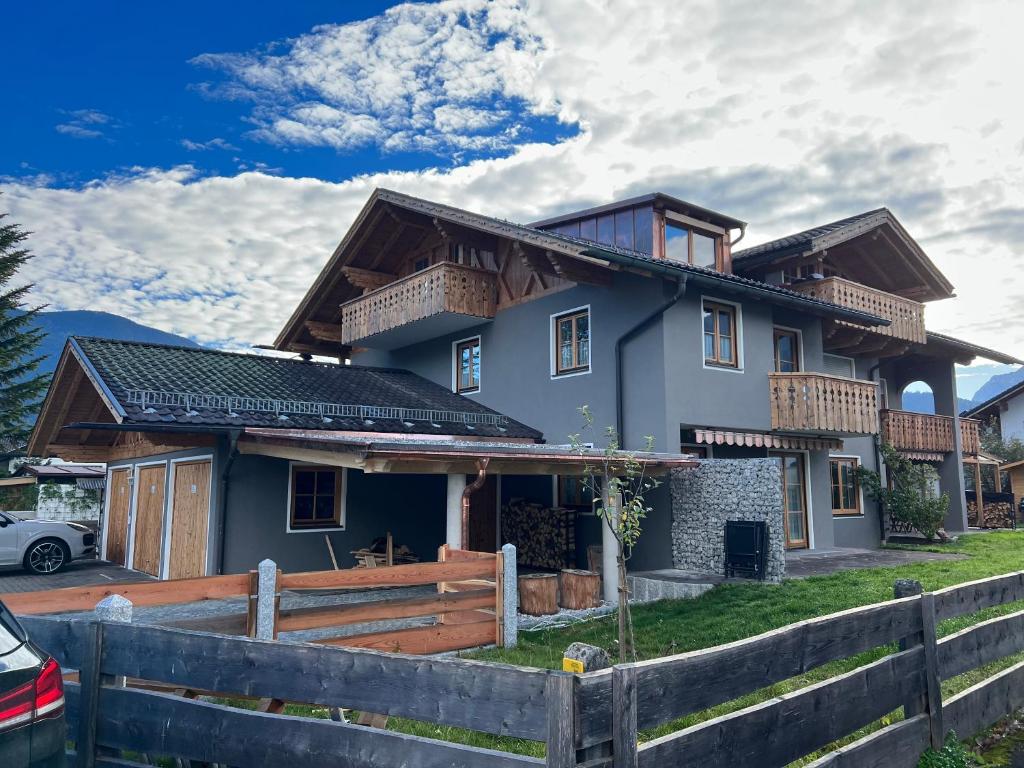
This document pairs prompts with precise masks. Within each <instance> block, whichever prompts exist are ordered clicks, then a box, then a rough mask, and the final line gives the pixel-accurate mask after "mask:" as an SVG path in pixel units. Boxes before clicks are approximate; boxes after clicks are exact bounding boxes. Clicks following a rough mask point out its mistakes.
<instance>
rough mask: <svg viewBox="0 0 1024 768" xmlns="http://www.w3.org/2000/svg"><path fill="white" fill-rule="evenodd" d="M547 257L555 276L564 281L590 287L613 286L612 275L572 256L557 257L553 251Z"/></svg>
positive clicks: (548, 252)
mask: <svg viewBox="0 0 1024 768" xmlns="http://www.w3.org/2000/svg"><path fill="white" fill-rule="evenodd" d="M546 255H547V257H548V261H550V262H551V266H552V267H553V268H554V270H555V274H557V275H558V276H559V277H560V278H562V279H563V280H569V281H571V282H574V283H587V284H589V285H611V282H612V278H611V275H610V274H608V272H607V271H606V270H604V269H602V268H600V267H595V266H591V265H590V264H585V263H583V262H582V261H579V260H578V259H575V258H573V257H571V256H561V255H556V254H554V253H552V252H551V251H547V253H546Z"/></svg>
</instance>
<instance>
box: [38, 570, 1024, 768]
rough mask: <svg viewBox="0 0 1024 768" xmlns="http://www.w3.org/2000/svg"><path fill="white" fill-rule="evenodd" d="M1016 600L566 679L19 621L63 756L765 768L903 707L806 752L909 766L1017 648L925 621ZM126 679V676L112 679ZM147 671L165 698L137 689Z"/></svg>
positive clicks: (902, 615)
mask: <svg viewBox="0 0 1024 768" xmlns="http://www.w3.org/2000/svg"><path fill="white" fill-rule="evenodd" d="M1019 600H1024V572H1020V573H1014V574H1010V575H1008V576H1001V577H996V578H991V579H985V580H981V581H977V582H971V583H968V584H961V585H957V586H955V587H950V588H948V589H944V590H940V591H938V592H932V593H926V594H923V595H917V596H912V597H905V598H902V599H897V600H892V601H889V602H885V603H880V604H876V605H869V606H865V607H862V608H856V609H852V610H848V611H843V612H841V613H837V614H833V615H831V616H825V617H821V618H816V619H810V620H807V621H803V622H800V623H797V624H793V625H790V626H788V627H783V628H781V629H778V630H774V631H771V632H768V633H765V634H762V635H759V636H757V637H753V638H750V639H747V640H743V641H739V642H735V643H731V644H728V645H723V646H718V647H715V648H709V649H705V650H700V651H694V652H690V653H684V654H680V655H677V656H671V657H666V658H661V659H654V660H651V661H646V662H640V663H637V664H625V665H620V666H616V667H613V668H612V669H609V670H603V671H600V672H594V673H588V674H583V675H568V674H564V673H559V672H552V671H548V670H537V669H528V668H522V667H514V666H508V665H497V664H486V663H480V662H472V661H465V660H460V659H448V658H423V657H417V656H408V655H404V654H384V653H380V652H378V651H374V650H368V649H359V648H336V647H330V646H323V645H303V644H291V643H274V642H268V641H260V640H252V639H247V638H238V637H227V636H218V635H212V634H204V633H196V632H190V631H185V630H180V629H168V628H162V627H146V626H138V625H131V624H118V623H99V622H87V621H70V620H67V619H54V618H44V617H29V618H27V619H26V620H25V623H26V625H27V628H28V630H29V632H30V633H31V634H32V636H33V639H34V640H36V641H37V642H38V643H39V644H40V645H41V646H42V647H44V648H47V649H48V650H49V651H50V652H51V653H53V654H54V656H55V657H56V658H57V659H58V661H60V663H61V664H62V666H64V667H66V668H70V669H78V670H81V683H74V682H71V683H69V684H68V711H69V718H70V722H71V725H72V731H71V733H72V736H73V738H72V740H73V741H75V742H76V750H77V755H76V759H77V761H78V763H77V764H78V765H81V766H91V765H110V766H113V765H122V766H125V765H127V766H134V765H136V764H137V763H133V762H130V761H128V762H125V761H123V760H122V758H121V757H120V756H119V755H118V754H116V751H117V750H127V751H131V752H136V753H148V754H151V755H162V756H168V757H176V758H180V759H183V760H195V761H206V762H216V763H221V764H227V765H245V766H270V765H283V764H288V765H294V766H324V767H325V768H326V766H328V765H331V766H333V765H338V764H342V765H352V766H361V767H363V768H377V767H378V766H381V767H383V766H392V765H417V766H428V767H429V766H450V765H461V766H473V767H477V766H479V767H482V768H490V767H491V766H494V767H499V766H500V767H502V768H505V767H506V766H509V767H511V766H525V765H547V766H552V767H557V768H581V767H582V766H586V768H598V766H614V768H627V767H628V768H639V767H642V766H663V765H673V766H701V767H702V768H706V767H710V768H714V767H715V766H735V765H757V766H758V767H759V768H781V767H782V766H785V765H788V764H789V763H791V762H792V761H794V760H797V759H799V758H801V757H804V756H806V755H809V754H812V753H814V752H816V751H818V750H821V749H823V748H826V747H827V746H828V745H829V744H831V743H833V742H834V741H836V740H840V739H844V738H846V737H849V736H850V735H851V734H854V733H856V732H857V731H858V730H860V729H861V728H864V727H865V726H868V725H870V724H872V723H875V722H876V721H878V720H880V719H881V718H883V717H885V716H886V715H889V714H891V713H894V712H897V711H898V710H900V709H902V710H903V713H904V715H905V719H904V720H902V721H901V722H898V723H896V724H894V725H890V726H888V727H884V728H882V729H880V730H878V731H876V732H875V733H873V734H871V735H869V736H867V737H865V738H863V739H860V740H859V741H856V742H854V743H852V744H849V745H848V746H845V747H842V748H841V749H838V750H835V751H832V752H830V753H828V754H827V755H826V756H824V757H822V758H821V759H819V760H818V761H817V762H816V763H814V766H815V768H847V767H848V766H857V767H858V768H881V767H882V766H886V767H887V768H912V766H915V765H916V764H917V760H918V758H919V757H920V754H921V752H922V751H924V750H925V749H926V748H927V747H928V746H929V745H938V744H939V743H941V740H942V738H943V735H944V734H945V733H946V732H947V731H949V730H954V731H956V733H957V734H958V735H960V736H962V737H968V736H971V735H973V734H974V733H976V732H978V731H980V730H982V729H984V728H985V727H987V726H988V725H990V724H992V723H994V722H995V721H996V720H998V719H1000V718H1001V717H1003V716H1005V715H1008V714H1010V713H1011V712H1013V711H1014V710H1015V709H1017V708H1020V707H1021V706H1024V662H1022V663H1019V664H1016V665H1014V666H1011V667H1009V668H1008V669H1006V670H1004V671H1002V672H1000V673H998V674H996V675H994V676H992V677H990V678H988V679H987V680H985V681H983V682H981V683H979V684H977V685H975V686H973V687H971V688H969V689H967V690H965V691H963V692H962V693H959V694H957V695H955V696H952V697H950V698H949V699H947V700H946V701H943V700H942V694H941V687H940V686H941V682H942V681H943V680H946V679H949V678H951V677H954V676H956V675H959V674H962V673H964V672H967V671H969V670H972V669H976V668H978V667H980V666H983V665H986V664H989V663H991V662H993V661H997V660H1000V659H1004V658H1005V657H1007V656H1011V655H1013V654H1016V653H1018V652H1021V651H1024V611H1017V612H1015V613H1010V614H1007V615H1003V616H999V617H997V618H992V619H989V620H986V621H982V622H980V623H977V624H975V625H974V626H971V627H969V628H967V629H964V630H962V631H960V632H957V633H955V634H952V635H949V636H947V637H944V638H942V639H941V640H940V639H938V636H937V633H936V624H937V623H939V622H942V621H944V620H947V619H952V618H956V617H958V616H964V615H967V614H972V613H975V612H977V611H980V610H983V609H986V608H990V607H993V606H999V605H1003V604H1008V603H1012V602H1016V601H1019ZM889 646H893V647H894V650H892V651H891V652H889V653H887V654H886V655H885V656H883V657H882V658H880V659H878V660H876V661H872V662H871V663H868V664H865V665H863V666H861V667H859V668H857V669H854V670H852V671H850V672H846V673H844V674H840V675H836V676H833V677H831V678H829V679H827V680H824V681H822V682H818V683H815V684H813V685H809V686H806V687H804V688H801V689H798V690H795V691H793V692H791V693H786V694H784V695H781V696H777V697H774V698H770V699H768V700H766V701H763V702H761V703H758V704H756V705H753V706H749V707H746V708H743V709H740V710H738V711H736V712H732V713H729V714H725V715H722V716H720V717H716V718H714V719H711V720H706V721H704V722H700V723H698V724H696V725H693V726H690V727H687V728H683V729H681V730H677V731H675V732H672V733H669V734H668V735H665V736H662V737H659V738H656V739H653V740H650V741H646V742H643V743H640V742H639V741H638V732H639V731H640V730H645V729H651V728H656V727H659V726H662V725H664V724H666V723H671V722H673V721H675V720H677V719H678V718H681V717H684V716H686V715H689V714H693V713H698V712H702V711H704V710H707V709H708V708H710V707H714V706H716V705H719V704H723V703H725V702H729V701H732V700H735V699H737V698H739V697H741V696H744V695H746V694H749V693H752V692H754V691H757V690H760V689H763V688H765V687H766V686H770V685H773V684H776V683H780V682H782V681H785V680H789V679H791V678H794V677H797V676H800V675H803V674H806V673H808V672H810V671H811V670H814V669H816V668H819V667H821V666H823V665H825V664H828V663H829V662H833V661H837V660H841V659H848V658H850V657H853V656H856V655H858V654H861V653H864V652H866V651H870V650H872V649H877V648H886V649H887V650H888V649H889ZM126 679H127V681H128V684H130V685H131V686H133V687H127V688H126V687H124V686H125V680H126ZM140 681H142V682H140ZM153 683H161V684H163V685H164V686H171V687H172V688H173V689H174V690H175V691H176V692H177V693H178V694H184V695H172V694H170V693H166V692H159V691H154V690H146V689H144V688H140V687H138V686H144V685H147V684H148V685H150V686H151V687H152V684H153ZM203 693H206V694H212V695H214V696H217V697H230V696H245V697H255V698H262V699H265V700H268V701H277V702H286V701H287V702H303V703H308V704H314V705H321V706H325V707H346V708H352V709H357V710H360V711H362V712H374V713H381V714H386V715H396V716H402V717H407V718H412V719H414V720H420V721H425V722H428V723H435V724H439V725H449V726H455V727H459V728H466V729H470V730H473V731H480V732H484V733H489V734H496V735H501V736H511V737H516V738H520V739H526V740H532V741H536V742H544V743H545V744H546V757H545V758H544V759H543V760H541V759H537V758H533V757H526V756H522V755H517V754H511V753H505V752H498V751H494V750H488V749H481V748H477V747H470V746H464V745H461V744H453V743H448V742H442V741H438V740H434V739H427V738H420V737H415V736H409V735H404V734H399V733H394V732H390V731H383V730H380V729H374V728H365V727H359V726H353V725H349V724H347V723H344V722H334V721H327V720H315V719H312V718H297V717H285V716H282V715H277V714H273V713H271V712H252V711H246V710H239V709H236V708H231V707H227V706H223V705H220V704H217V703H210V702H201V701H196V700H194V699H192V698H189V697H190V696H194V695H196V694H203ZM168 724H170V727H169V725H168ZM112 751H113V752H112ZM117 761H121V762H117Z"/></svg>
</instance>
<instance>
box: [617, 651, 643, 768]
mask: <svg viewBox="0 0 1024 768" xmlns="http://www.w3.org/2000/svg"><path fill="white" fill-rule="evenodd" d="M612 739H613V747H612V750H613V755H614V762H613V765H614V766H615V768H637V718H636V667H633V666H629V665H625V666H620V667H613V668H612Z"/></svg>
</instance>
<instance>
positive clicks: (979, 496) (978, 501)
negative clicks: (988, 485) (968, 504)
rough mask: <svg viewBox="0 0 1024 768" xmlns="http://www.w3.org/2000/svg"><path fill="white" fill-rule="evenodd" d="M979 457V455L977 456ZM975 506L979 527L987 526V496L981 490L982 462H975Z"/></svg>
mask: <svg viewBox="0 0 1024 768" xmlns="http://www.w3.org/2000/svg"><path fill="white" fill-rule="evenodd" d="M976 458H977V457H976ZM974 506H975V509H977V513H978V527H979V528H984V527H985V497H984V495H983V493H982V490H981V462H980V461H975V462H974Z"/></svg>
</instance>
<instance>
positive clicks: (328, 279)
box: [274, 189, 889, 350]
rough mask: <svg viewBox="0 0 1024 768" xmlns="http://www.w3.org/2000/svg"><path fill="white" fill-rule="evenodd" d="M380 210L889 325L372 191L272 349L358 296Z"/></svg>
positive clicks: (736, 280)
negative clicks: (356, 263)
mask: <svg viewBox="0 0 1024 768" xmlns="http://www.w3.org/2000/svg"><path fill="white" fill-rule="evenodd" d="M380 208H384V209H386V210H387V209H392V208H394V209H401V210H403V211H409V212H412V213H414V214H419V215H421V216H424V217H426V218H427V219H428V220H431V219H432V220H437V221H443V222H449V223H452V224H455V225H458V226H461V227H464V228H466V229H470V230H475V231H478V232H482V233H485V234H488V235H492V236H496V237H503V238H507V239H510V240H515V241H518V242H520V243H523V244H525V245H528V246H533V247H535V248H538V249H541V250H546V251H551V252H553V253H556V254H559V255H564V256H569V257H572V258H577V259H580V260H583V261H586V262H588V263H590V264H596V265H597V266H603V267H608V266H611V265H615V266H616V267H618V266H627V267H630V268H633V269H640V270H644V271H648V272H651V273H655V274H663V275H668V276H672V277H675V278H677V279H678V278H679V277H681V276H687V277H688V278H693V280H694V282H695V283H698V284H702V285H706V286H708V287H712V288H718V289H720V290H725V291H739V292H745V293H750V292H751V291H753V292H756V293H757V295H758V296H759V297H760V298H762V299H763V300H765V301H773V302H776V303H780V304H788V305H792V306H795V307H797V308H800V309H803V310H804V311H807V312H810V313H813V314H818V315H823V316H827V317H834V318H835V319H838V320H845V321H847V322H851V323H855V324H857V325H864V326H879V325H881V326H885V325H889V321H888V320H885V319H883V318H880V317H876V316H874V315H871V314H868V313H866V312H860V311H858V310H854V309H850V308H848V307H842V306H839V305H838V304H833V303H831V302H828V301H822V300H821V299H816V298H814V297H812V296H807V295H805V294H803V293H798V292H796V291H790V290H788V289H786V288H782V287H780V286H777V285H771V284H769V283H764V282H760V281H758V280H752V279H750V278H746V277H741V276H739V275H728V274H724V273H721V272H716V271H714V270H710V269H705V268H703V267H697V266H694V265H691V264H686V263H680V262H675V261H671V260H668V259H656V258H654V257H653V256H652V255H650V254H647V253H641V252H639V251H634V250H630V249H626V248H618V247H616V246H610V245H603V244H599V243H595V242H592V241H589V240H583V239H581V238H578V237H571V236H569V235H562V234H556V233H554V232H549V231H546V230H543V229H537V228H536V227H532V226H525V225H522V224H515V223H513V222H510V221H505V220H503V219H498V218H495V217H493V216H485V215H483V214H479V213H473V212H471V211H466V210H463V209H461V208H455V207H454V206H450V205H445V204H443V203H435V202H432V201H430V200H423V199H421V198H417V197H412V196H411V195H405V194H402V193H400V192H394V191H391V190H388V189H376V190H374V192H373V193H372V194H371V195H370V198H369V200H367V202H366V204H365V205H364V206H363V208H362V210H361V211H360V212H359V214H358V216H356V220H355V222H354V223H353V224H352V226H351V227H350V228H349V230H348V232H347V233H346V234H345V237H344V238H343V239H342V241H341V243H339V245H338V247H337V248H335V250H334V253H333V254H332V255H331V257H330V259H329V260H328V261H327V264H326V265H325V266H324V268H323V269H322V270H321V272H320V274H319V275H318V276H317V278H316V280H315V281H314V282H313V285H312V286H310V288H309V290H308V291H307V292H306V295H305V296H304V297H303V299H302V301H301V302H299V305H298V307H296V309H295V311H294V312H293V313H292V315H291V317H290V318H289V319H288V321H287V322H286V323H285V326H284V328H283V329H282V330H281V332H280V333H279V334H278V336H277V339H276V340H275V341H274V347H275V348H277V349H281V350H287V349H298V348H299V347H301V343H300V342H299V338H300V336H301V334H302V332H303V327H304V323H305V321H307V320H312V319H315V318H316V315H317V313H318V312H322V311H324V310H325V309H326V310H328V311H329V313H334V310H336V309H337V306H338V305H339V304H340V303H341V302H342V301H343V300H347V298H354V297H355V296H357V295H359V292H358V291H357V290H356V289H355V288H354V287H353V288H352V290H351V291H350V292H349V293H348V294H344V292H339V290H338V285H339V283H345V282H346V278H345V276H344V275H343V273H342V271H341V267H342V266H345V265H346V264H348V262H349V260H350V259H351V258H352V257H353V256H354V255H355V253H356V252H357V246H358V245H359V244H360V243H361V241H362V237H363V233H362V230H363V228H364V227H366V226H369V223H370V222H372V221H374V220H375V218H378V217H379V211H378V209H380ZM343 296H347V298H345V299H343V298H342V297H343Z"/></svg>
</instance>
